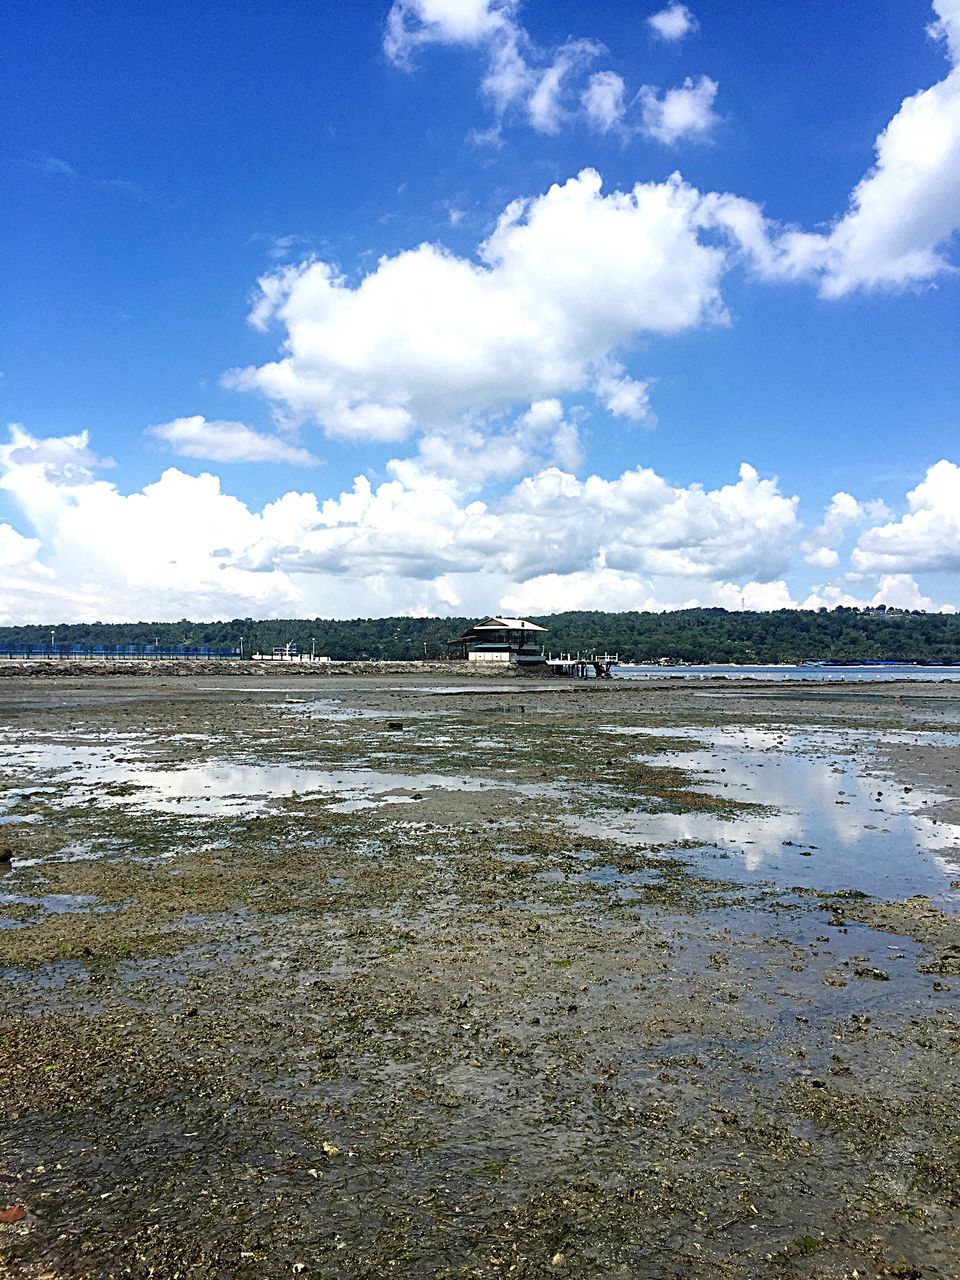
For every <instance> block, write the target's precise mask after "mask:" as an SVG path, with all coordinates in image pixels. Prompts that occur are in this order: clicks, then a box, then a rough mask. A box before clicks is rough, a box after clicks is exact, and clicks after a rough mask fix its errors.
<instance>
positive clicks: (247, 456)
mask: <svg viewBox="0 0 960 1280" xmlns="http://www.w3.org/2000/svg"><path fill="white" fill-rule="evenodd" d="M146 434H147V435H148V436H152V437H153V439H155V440H162V441H163V443H164V444H167V445H169V446H170V448H171V449H172V450H173V452H174V453H177V454H179V455H180V456H181V457H182V458H202V459H206V460H208V461H210V462H287V463H290V464H292V465H293V466H300V467H315V466H317V465H318V463H319V459H318V458H315V457H314V456H313V454H312V453H310V452H309V451H308V450H307V449H303V448H301V447H300V446H299V445H294V444H291V443H290V442H289V441H287V440H282V439H281V438H280V437H279V436H274V435H265V434H264V433H263V432H260V431H254V429H253V428H252V427H248V426H246V425H245V424H244V423H242V422H225V421H222V420H221V421H214V422H208V421H207V420H206V418H204V417H202V416H201V415H200V414H196V415H194V416H193V417H189V418H175V419H174V420H173V421H172V422H164V423H160V424H159V425H158V426H155V427H147V430H146Z"/></svg>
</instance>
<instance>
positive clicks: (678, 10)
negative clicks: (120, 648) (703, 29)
mask: <svg viewBox="0 0 960 1280" xmlns="http://www.w3.org/2000/svg"><path fill="white" fill-rule="evenodd" d="M697 25H698V24H697V20H696V18H695V17H694V16H693V14H692V13H691V12H690V10H689V9H688V8H687V6H686V5H685V4H670V5H667V7H666V9H660V10H658V11H657V12H656V13H652V14H651V15H650V17H649V18H648V19H647V26H649V27H650V29H651V30H652V31H653V32H654V33H655V34H656V35H658V36H659V37H660V39H661V40H669V41H675V40H682V39H683V37H684V36H686V35H689V34H690V32H691V31H696V29H697Z"/></svg>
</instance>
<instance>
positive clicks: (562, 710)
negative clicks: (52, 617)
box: [0, 671, 960, 1280]
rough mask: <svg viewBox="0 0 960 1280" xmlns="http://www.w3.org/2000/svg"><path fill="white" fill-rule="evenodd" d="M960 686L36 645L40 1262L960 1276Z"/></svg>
mask: <svg viewBox="0 0 960 1280" xmlns="http://www.w3.org/2000/svg"><path fill="white" fill-rule="evenodd" d="M958 796H960V697H958V693H957V691H955V690H954V689H953V688H951V687H949V686H944V685H933V684H931V685H919V684H911V685H906V684H876V685H871V686H857V687H848V686H837V685H833V686H807V685H802V686H797V685H793V686H790V687H786V686H780V685H773V686H772V685H770V684H765V685H762V686H761V685H758V684H757V685H754V684H750V683H749V682H741V683H738V684H737V685H735V686H732V685H730V684H727V683H726V682H723V681H717V682H712V681H707V682H698V683H697V684H696V685H695V686H694V685H688V684H684V683H682V682H671V683H666V682H664V683H662V684H659V683H657V682H655V681H652V682H649V683H639V682H629V681H623V682H586V683H576V684H570V683H563V682H547V681H539V680H536V679H534V680H520V679H518V680H514V681H510V682H505V683H503V684H500V683H498V682H496V681H491V680H490V679H489V678H487V679H482V680H470V679H468V678H466V677H465V676H460V675H456V676H452V677H451V676H449V675H437V674H434V673H428V672H421V673H420V674H418V675H417V676H415V677H405V676H403V675H402V674H396V673H393V672H388V673H381V674H380V675H377V676H375V677H370V676H363V675H358V674H351V673H345V674H340V675H336V674H331V675H328V676H324V677H320V678H317V677H313V676H309V677H305V676H304V675H303V674H302V673H298V674H297V676H296V677H287V676H283V675H280V674H278V673H276V672H272V671H271V672H269V673H268V674H266V675H251V674H248V673H243V674H239V673H238V674H237V675H230V674H229V673H227V672H222V673H221V672H214V673H203V674H187V675H171V674H168V675H163V674H154V675H152V676H151V675H142V674H128V675H125V676H122V677H121V676H117V677H116V678H111V677H108V676H100V677H87V678H84V677H83V676H82V675H76V674H69V673H68V674H62V675H60V676H59V678H55V679H51V678H49V676H47V677H45V678H34V677H32V676H29V675H26V674H24V675H17V676H15V677H10V678H7V679H4V680H2V681H0V852H2V851H3V850H7V849H9V851H10V853H9V857H10V861H8V862H5V863H2V864H0V873H2V874H0V978H2V982H3V1005H2V1010H0V1117H2V1119H0V1125H2V1143H0V1210H2V1212H0V1276H3V1277H16V1278H17V1280H20V1278H23V1280H39V1278H40V1277H51V1278H57V1280H60V1278H61V1277H62V1278H64V1280H66V1278H68V1277H69V1278H71V1280H73V1278H77V1280H80V1278H83V1280H88V1278H89V1280H93V1278H97V1280H100V1278H104V1280H105V1278H107V1277H150V1276H153V1277H159V1278H162V1280H175V1278H177V1277H187V1276H189V1277H191V1278H193V1277H196V1278H197V1280H254V1278H256V1280H261V1278H263V1277H285V1276H303V1277H308V1278H309V1277H316V1278H317V1280H319V1278H321V1277H322V1278H324V1280H326V1278H327V1277H330V1278H333V1277H346V1278H350V1280H353V1278H354V1277H358V1278H359V1277H382V1276H390V1275H397V1276H403V1277H442V1278H444V1280H467V1278H468V1277H470V1278H473V1277H494V1276H520V1277H541V1276H543V1277H546V1276H565V1277H582V1278H584V1280H586V1278H587V1277H589V1278H590V1280H594V1278H595V1277H624V1278H627V1277H630V1278H632V1277H644V1278H645V1280H646V1278H648V1277H649V1278H651V1280H673V1278H677V1277H684V1278H687V1277H689V1278H690V1280H693V1278H694V1277H727V1276H729V1277H741V1276H777V1277H784V1278H788V1277H797V1278H799V1277H830V1278H833V1277H837V1278H839V1277H853V1276H854V1275H855V1274H856V1275H857V1276H860V1277H874V1276H878V1277H879V1276H897V1277H923V1278H924V1280H926V1278H931V1280H932V1278H943V1280H948V1278H951V1280H952V1278H955V1277H957V1276H958V1275H960V1107H958V1104H957V1099H958V1097H960V1016H958V1014H960V1008H958V995H960V923H958V905H960V801H958Z"/></svg>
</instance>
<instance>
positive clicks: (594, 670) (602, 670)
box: [546, 653, 620, 680]
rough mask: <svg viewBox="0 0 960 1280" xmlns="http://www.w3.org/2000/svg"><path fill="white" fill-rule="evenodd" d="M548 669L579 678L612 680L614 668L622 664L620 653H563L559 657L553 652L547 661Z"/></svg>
mask: <svg viewBox="0 0 960 1280" xmlns="http://www.w3.org/2000/svg"><path fill="white" fill-rule="evenodd" d="M546 665H547V669H548V670H549V671H550V672H552V674H553V675H557V676H573V677H574V678H575V679H577V680H590V679H592V678H594V677H596V678H597V679H598V680H611V679H612V678H613V668H614V667H617V666H619V665H620V655H619V654H618V653H593V654H591V655H590V656H589V657H584V656H583V655H582V654H579V653H578V654H576V656H574V655H573V654H570V653H561V654H560V655H559V657H556V658H555V657H554V656H553V655H552V654H551V655H550V657H549V658H547V661H546Z"/></svg>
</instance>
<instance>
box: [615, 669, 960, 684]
mask: <svg viewBox="0 0 960 1280" xmlns="http://www.w3.org/2000/svg"><path fill="white" fill-rule="evenodd" d="M612 674H613V678H614V679H615V680H662V679H663V678H664V677H671V676H672V677H674V678H677V679H683V680H707V679H718V678H719V679H724V680H832V681H843V682H859V683H862V682H865V681H867V682H869V681H876V680H960V666H956V667H911V666H903V667H901V666H892V667H872V666H864V667H858V666H850V667H773V666H770V667H764V666H756V667H754V666H702V667H659V666H637V667H615V668H614V670H613V672H612Z"/></svg>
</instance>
